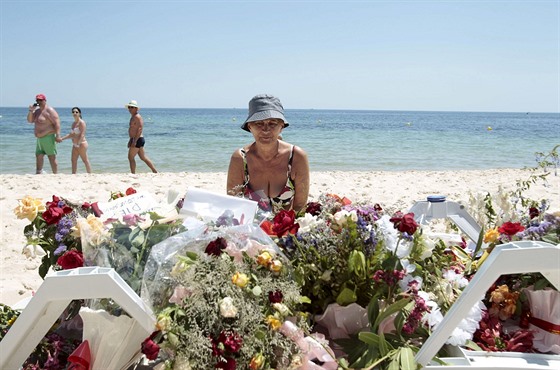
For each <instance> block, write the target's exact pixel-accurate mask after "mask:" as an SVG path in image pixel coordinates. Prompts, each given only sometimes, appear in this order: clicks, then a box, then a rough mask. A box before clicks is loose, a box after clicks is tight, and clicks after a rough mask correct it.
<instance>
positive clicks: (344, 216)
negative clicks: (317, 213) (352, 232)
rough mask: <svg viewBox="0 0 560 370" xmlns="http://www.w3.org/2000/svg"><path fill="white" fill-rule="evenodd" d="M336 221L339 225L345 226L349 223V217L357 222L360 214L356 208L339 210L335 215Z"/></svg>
mask: <svg viewBox="0 0 560 370" xmlns="http://www.w3.org/2000/svg"><path fill="white" fill-rule="evenodd" d="M333 218H334V221H335V222H336V223H337V225H338V226H340V227H344V226H346V224H347V223H348V219H350V220H352V221H354V222H356V221H358V214H357V213H356V211H355V210H352V211H346V210H344V209H343V210H342V211H338V212H336V213H335V214H334V215H333Z"/></svg>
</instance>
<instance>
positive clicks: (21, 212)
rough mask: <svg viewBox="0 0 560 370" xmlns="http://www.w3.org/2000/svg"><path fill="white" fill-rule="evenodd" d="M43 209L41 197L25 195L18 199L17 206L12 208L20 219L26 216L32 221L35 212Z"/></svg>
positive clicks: (35, 215) (35, 214)
mask: <svg viewBox="0 0 560 370" xmlns="http://www.w3.org/2000/svg"><path fill="white" fill-rule="evenodd" d="M45 209H46V208H45V205H44V204H43V202H42V200H41V199H38V198H33V197H31V196H29V195H27V196H25V197H24V198H23V199H20V200H18V206H17V207H16V208H14V213H15V215H16V216H17V218H18V219H20V220H23V219H24V218H27V219H28V220H29V221H31V222H33V220H34V219H35V217H37V213H39V212H44V211H45Z"/></svg>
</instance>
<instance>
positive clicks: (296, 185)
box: [227, 94, 309, 212]
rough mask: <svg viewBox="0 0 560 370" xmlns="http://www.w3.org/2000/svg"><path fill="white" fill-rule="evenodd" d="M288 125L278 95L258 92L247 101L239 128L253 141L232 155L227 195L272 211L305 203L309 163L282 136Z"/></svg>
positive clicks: (297, 208)
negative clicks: (241, 196) (246, 109)
mask: <svg viewBox="0 0 560 370" xmlns="http://www.w3.org/2000/svg"><path fill="white" fill-rule="evenodd" d="M288 125H289V123H288V121H287V120H286V118H285V117H284V107H283V106H282V103H281V102H280V100H279V99H278V98H277V97H274V96H272V95H267V94H261V95H257V96H255V97H253V98H252V99H251V100H250V101H249V115H248V117H247V119H246V120H245V122H243V124H242V125H241V128H242V129H243V130H245V131H248V132H250V133H252V134H253V138H254V139H255V141H254V142H253V143H251V144H248V145H246V146H244V147H243V148H241V149H239V150H236V151H235V152H234V153H233V154H232V156H231V160H230V163H229V170H228V178H227V191H228V194H230V195H243V196H244V197H245V198H248V199H251V200H254V201H257V202H258V203H259V207H260V208H261V209H263V210H267V211H273V212H278V211H280V210H282V209H285V210H289V209H294V210H295V211H296V212H297V211H299V210H301V209H303V208H304V207H305V206H306V204H307V197H308V195H309V162H308V160H307V154H306V153H305V151H304V150H303V149H301V148H299V147H297V146H295V145H292V144H289V143H287V142H285V141H283V140H282V139H281V137H280V134H281V133H282V130H283V129H284V128H285V127H288Z"/></svg>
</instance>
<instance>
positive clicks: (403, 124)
mask: <svg viewBox="0 0 560 370" xmlns="http://www.w3.org/2000/svg"><path fill="white" fill-rule="evenodd" d="M55 108H56V110H57V111H58V113H59V115H60V118H61V123H62V134H66V133H68V132H69V130H70V126H71V123H72V117H71V114H70V112H71V110H70V108H60V107H55ZM26 113H27V107H22V108H0V116H1V117H0V173H2V174H32V173H35V138H34V136H33V126H32V125H30V124H28V123H27V121H26ZM140 113H141V114H142V116H143V117H144V121H145V128H144V136H145V138H146V146H145V149H146V153H147V154H148V156H149V157H150V158H151V159H152V161H153V162H154V164H155V165H156V167H157V169H158V170H159V171H160V172H185V171H186V172H225V171H227V167H228V163H229V158H230V156H231V153H232V152H233V151H234V150H235V149H237V148H239V147H241V146H242V145H244V144H246V143H249V142H251V141H252V136H251V134H250V133H248V132H245V131H243V130H241V129H240V128H239V126H240V125H241V123H242V122H243V121H244V120H245V118H246V109H160V108H142V109H141V110H140ZM82 114H83V118H84V120H85V121H86V123H87V135H86V136H87V140H88V142H89V156H90V161H91V164H92V167H93V171H94V172H95V173H103V172H128V171H129V167H128V160H127V147H126V144H127V141H128V121H129V118H130V115H129V114H128V112H127V110H126V109H124V108H82ZM286 118H287V120H288V121H289V122H290V126H289V127H288V128H286V129H284V132H283V136H284V140H286V141H288V142H290V143H293V144H296V145H298V146H301V147H302V148H303V149H305V150H306V151H307V153H308V155H309V162H310V167H311V170H312V171H330V170H340V171H350V170H366V171H370V170H383V171H398V170H448V169H490V168H523V167H525V166H530V167H532V166H535V164H536V162H535V155H534V154H535V152H549V151H550V150H551V149H552V148H553V147H554V146H555V145H558V144H560V135H559V132H560V114H558V113H532V112H527V113H485V112H426V111H418V112H416V111H357V110H321V109H309V110H307V109H306V110H287V111H286ZM70 152H71V143H70V141H64V142H63V143H62V144H59V145H58V160H59V170H60V172H61V173H70V172H71V171H70ZM45 169H46V170H50V167H49V165H48V161H47V160H46V158H45ZM78 172H79V173H83V172H85V169H84V167H83V164H82V163H81V161H79V162H78ZM138 172H149V169H148V168H147V166H146V165H145V164H144V163H143V162H141V161H139V160H138Z"/></svg>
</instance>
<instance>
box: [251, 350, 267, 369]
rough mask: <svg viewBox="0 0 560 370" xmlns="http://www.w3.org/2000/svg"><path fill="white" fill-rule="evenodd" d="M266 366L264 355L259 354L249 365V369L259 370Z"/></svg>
mask: <svg viewBox="0 0 560 370" xmlns="http://www.w3.org/2000/svg"><path fill="white" fill-rule="evenodd" d="M263 365H264V356H263V355H262V353H259V354H257V355H255V356H253V358H252V359H251V363H250V364H249V369H251V370H259V369H260V368H262V366H263Z"/></svg>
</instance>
